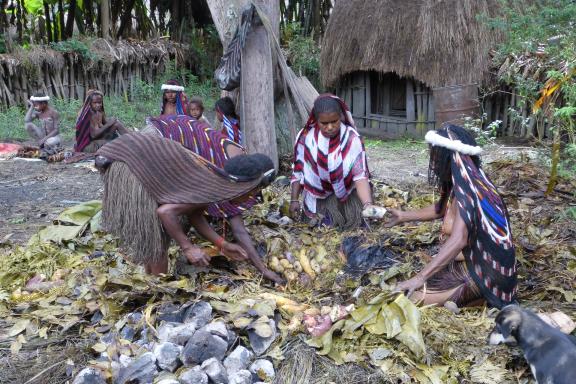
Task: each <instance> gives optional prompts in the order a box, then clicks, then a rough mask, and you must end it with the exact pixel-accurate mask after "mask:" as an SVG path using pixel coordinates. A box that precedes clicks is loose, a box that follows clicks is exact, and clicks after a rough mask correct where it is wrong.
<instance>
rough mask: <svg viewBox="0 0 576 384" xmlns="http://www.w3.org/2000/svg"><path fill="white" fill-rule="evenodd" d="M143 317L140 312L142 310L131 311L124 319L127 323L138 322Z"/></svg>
mask: <svg viewBox="0 0 576 384" xmlns="http://www.w3.org/2000/svg"><path fill="white" fill-rule="evenodd" d="M143 318H144V315H143V314H142V312H132V313H130V314H129V315H128V316H127V318H126V320H127V322H128V324H138V323H139V322H141V321H142V319H143Z"/></svg>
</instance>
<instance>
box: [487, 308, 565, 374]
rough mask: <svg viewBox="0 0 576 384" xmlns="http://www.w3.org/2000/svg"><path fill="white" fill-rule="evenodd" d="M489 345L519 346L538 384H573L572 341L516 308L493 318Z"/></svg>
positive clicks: (508, 309)
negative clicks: (494, 323)
mask: <svg viewBox="0 0 576 384" xmlns="http://www.w3.org/2000/svg"><path fill="white" fill-rule="evenodd" d="M495 322H496V325H495V327H494V329H493V330H492V332H491V333H490V336H489V337H488V342H489V344H492V345H496V344H500V343H504V344H506V345H509V346H516V345H517V346H519V347H520V348H521V349H522V352H524V358H525V359H526V361H527V362H528V364H529V365H530V370H531V371H532V375H533V376H534V378H535V379H536V382H537V383H538V384H573V383H576V339H575V338H574V337H572V336H570V335H565V334H563V333H562V332H560V331H559V330H558V329H556V328H553V327H551V326H549V325H548V324H546V323H545V322H544V321H543V320H542V319H540V318H539V317H538V316H536V315H535V314H534V313H532V312H531V311H528V310H526V309H522V308H520V307H519V306H517V305H508V306H506V307H504V308H503V309H502V310H501V311H500V313H499V314H498V316H496V320H495Z"/></svg>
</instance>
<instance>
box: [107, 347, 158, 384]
mask: <svg viewBox="0 0 576 384" xmlns="http://www.w3.org/2000/svg"><path fill="white" fill-rule="evenodd" d="M157 373H158V369H157V368H156V357H155V356H154V354H153V353H152V352H146V353H144V354H142V355H140V356H139V357H138V358H136V359H135V360H134V361H133V362H132V363H131V364H130V365H128V366H127V367H126V368H122V367H121V368H120V370H119V372H118V377H117V378H116V379H115V380H114V383H115V384H124V383H127V382H130V381H135V382H137V383H151V382H153V381H154V376H156V374H157Z"/></svg>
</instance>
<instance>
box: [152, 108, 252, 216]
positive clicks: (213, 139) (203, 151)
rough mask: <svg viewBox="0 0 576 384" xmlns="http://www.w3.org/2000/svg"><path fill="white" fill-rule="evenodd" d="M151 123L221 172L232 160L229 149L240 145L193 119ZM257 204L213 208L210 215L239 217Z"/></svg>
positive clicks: (171, 118) (248, 202)
mask: <svg viewBox="0 0 576 384" xmlns="http://www.w3.org/2000/svg"><path fill="white" fill-rule="evenodd" d="M150 122H151V123H152V125H153V126H154V128H156V131H157V132H158V133H159V134H160V135H162V136H163V137H165V138H167V139H170V140H173V141H176V142H179V143H180V144H182V145H183V146H184V147H186V148H187V149H189V150H191V151H192V152H194V153H196V154H198V155H200V156H202V157H203V158H204V159H206V160H208V161H209V162H210V163H212V164H214V165H216V166H217V167H219V168H223V167H224V163H225V162H226V160H228V156H227V155H226V151H225V146H226V145H236V144H233V143H231V142H230V140H228V138H227V137H226V136H225V135H223V134H222V133H221V132H218V131H215V130H213V129H211V128H210V126H209V125H208V124H207V123H206V122H204V121H199V120H195V119H194V118H192V117H189V116H161V117H157V118H151V119H150ZM227 143H228V144H227ZM256 203H257V201H256V199H254V198H249V199H247V200H246V201H243V202H242V203H238V204H233V203H230V202H221V203H218V204H210V205H209V206H208V208H207V213H208V214H209V215H210V216H212V217H232V216H237V215H240V214H242V212H244V211H246V210H247V209H249V208H251V207H252V206H253V205H254V204H256Z"/></svg>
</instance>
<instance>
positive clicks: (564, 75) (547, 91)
mask: <svg viewBox="0 0 576 384" xmlns="http://www.w3.org/2000/svg"><path fill="white" fill-rule="evenodd" d="M574 64H575V63H569V64H565V65H564V68H563V69H562V70H561V71H556V70H554V71H550V72H548V80H547V81H546V83H545V84H544V87H543V88H542V90H541V91H540V98H539V99H538V100H537V101H536V102H535V103H534V106H533V110H534V113H536V112H538V111H539V110H540V109H542V110H543V111H544V113H545V114H546V116H548V118H549V122H550V125H551V126H552V127H553V139H552V162H551V165H550V178H549V179H548V186H547V188H546V194H547V195H549V194H550V193H552V191H553V190H554V187H555V186H556V184H557V182H558V164H559V163H560V149H561V137H562V133H563V132H566V133H567V134H568V136H569V138H570V140H571V142H572V144H574V136H575V134H574V122H573V117H574V115H575V113H576V106H575V105H574V104H572V103H574V102H576V99H575V97H576V83H575V82H574V76H575V75H576V68H574ZM560 101H562V104H564V105H563V106H562V107H558V105H559V104H560Z"/></svg>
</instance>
